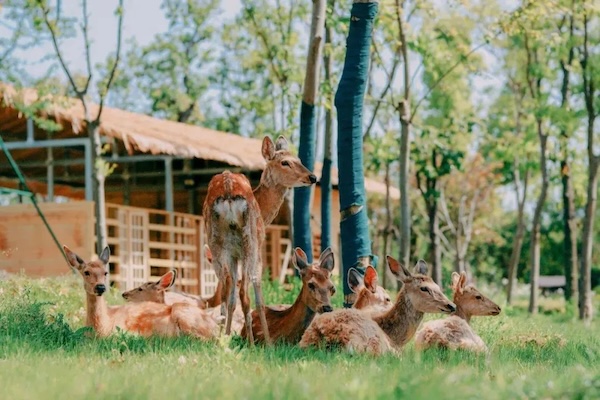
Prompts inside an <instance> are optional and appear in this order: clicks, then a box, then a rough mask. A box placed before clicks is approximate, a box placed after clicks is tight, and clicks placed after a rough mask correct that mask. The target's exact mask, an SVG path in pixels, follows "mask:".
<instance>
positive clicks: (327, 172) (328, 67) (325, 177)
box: [321, 0, 335, 251]
mask: <svg viewBox="0 0 600 400" xmlns="http://www.w3.org/2000/svg"><path fill="white" fill-rule="evenodd" d="M334 6H335V1H334V0H330V1H329V7H330V9H331V10H332V12H333V9H334ZM326 22H327V21H326ZM326 25H327V23H326ZM330 25H331V24H329V25H327V26H326V27H325V43H326V44H329V45H330V46H331V42H332V38H333V29H332V27H331V26H330ZM330 46H328V47H330ZM332 71H333V58H332V57H331V49H329V51H327V53H326V54H325V81H326V82H327V86H328V87H329V88H332V87H333V82H332V79H331V73H332ZM327 103H328V104H329V107H326V109H325V138H324V151H323V171H322V172H321V251H323V250H325V249H326V248H327V247H331V244H332V240H331V190H332V186H331V166H332V164H333V151H332V148H333V118H334V116H333V92H329V93H327Z"/></svg>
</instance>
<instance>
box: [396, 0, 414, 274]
mask: <svg viewBox="0 0 600 400" xmlns="http://www.w3.org/2000/svg"><path fill="white" fill-rule="evenodd" d="M402 12H403V9H402V6H401V5H400V0H396V22H397V24H398V32H399V39H400V46H401V53H402V62H403V77H402V78H403V81H404V94H403V98H402V100H401V101H400V103H399V104H398V114H399V117H400V125H401V130H400V188H399V189H400V219H401V221H400V262H401V263H403V264H404V265H409V263H410V225H411V217H410V196H409V194H408V177H409V166H410V125H411V113H410V66H409V59H408V44H407V42H406V35H405V32H404V29H405V28H404V22H403V19H402Z"/></svg>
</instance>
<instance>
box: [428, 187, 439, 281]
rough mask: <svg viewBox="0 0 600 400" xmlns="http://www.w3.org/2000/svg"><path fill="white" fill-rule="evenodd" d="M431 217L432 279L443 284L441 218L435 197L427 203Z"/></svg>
mask: <svg viewBox="0 0 600 400" xmlns="http://www.w3.org/2000/svg"><path fill="white" fill-rule="evenodd" d="M427 215H428V217H429V246H430V247H429V249H430V250H429V251H430V258H431V262H432V263H433V265H432V266H431V271H432V275H431V277H432V279H433V280H434V282H435V283H437V284H438V285H439V286H440V287H441V286H442V247H441V245H440V233H439V230H440V219H439V216H438V209H437V200H436V199H435V198H434V199H433V200H432V201H431V202H430V203H428V204H427Z"/></svg>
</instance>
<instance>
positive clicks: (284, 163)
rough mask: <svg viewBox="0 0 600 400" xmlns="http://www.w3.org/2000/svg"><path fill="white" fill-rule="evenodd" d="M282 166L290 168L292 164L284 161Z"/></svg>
mask: <svg viewBox="0 0 600 400" xmlns="http://www.w3.org/2000/svg"><path fill="white" fill-rule="evenodd" d="M281 165H283V166H284V167H289V166H290V162H289V161H282V162H281Z"/></svg>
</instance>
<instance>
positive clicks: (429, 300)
mask: <svg viewBox="0 0 600 400" xmlns="http://www.w3.org/2000/svg"><path fill="white" fill-rule="evenodd" d="M262 155H263V157H264V159H265V161H266V166H265V169H264V171H263V173H262V176H261V179H260V184H259V185H258V187H257V188H256V189H254V190H253V189H252V187H251V185H250V182H249V181H248V179H247V178H246V177H245V176H244V175H241V174H234V173H231V172H229V171H225V172H223V173H221V174H218V175H216V176H214V177H213V178H212V180H211V181H210V183H209V186H208V192H207V195H206V199H205V202H204V206H203V215H204V221H205V224H206V231H207V235H208V245H207V246H205V249H204V252H205V254H204V256H205V257H206V259H207V261H208V262H209V263H210V264H212V266H213V268H214V270H215V272H216V273H217V276H218V278H219V284H218V287H217V290H216V293H215V294H214V295H213V296H212V297H211V298H209V299H203V298H201V297H197V296H193V295H189V294H185V293H177V292H174V291H170V290H169V289H170V288H171V286H172V285H173V284H174V282H175V278H176V271H175V270H172V271H170V272H168V273H167V274H165V275H164V276H162V277H161V278H160V279H159V280H158V282H148V283H145V284H143V285H142V286H140V287H138V288H135V289H132V290H130V291H128V292H125V293H123V297H124V298H125V300H127V303H126V304H124V305H119V306H107V304H106V301H105V299H104V297H103V296H102V295H103V294H104V292H105V291H106V290H107V285H108V282H107V266H108V262H109V258H110V250H109V248H108V247H106V248H105V249H104V251H102V253H101V254H100V255H99V257H98V259H97V260H94V261H89V262H86V261H84V260H83V259H81V258H80V257H79V256H78V255H76V254H75V253H73V252H72V251H71V250H69V248H68V247H67V246H64V251H65V254H66V256H67V259H68V260H69V263H70V264H71V265H72V266H73V267H74V268H76V269H77V270H78V271H79V272H80V273H81V275H82V277H83V282H84V289H85V292H86V299H87V325H88V326H91V327H92V328H93V329H94V330H95V332H96V334H97V335H98V336H107V335H110V334H111V333H112V332H114V331H115V329H116V328H117V327H118V328H120V329H121V330H124V331H128V332H131V333H135V334H139V335H142V336H150V335H161V336H177V335H181V334H185V335H191V336H195V337H198V338H201V339H211V338H215V337H217V336H218V335H220V330H221V329H222V327H223V325H225V334H227V335H229V334H230V333H231V331H232V330H233V331H234V332H236V333H238V334H240V335H241V336H242V337H244V338H246V339H248V341H249V343H251V344H254V343H255V342H263V343H266V344H271V343H272V342H285V343H288V344H298V345H299V346H300V347H310V346H315V347H323V346H324V347H326V348H329V347H337V348H342V349H345V350H347V351H350V352H366V353H371V354H375V355H379V354H383V353H387V352H393V351H397V350H399V349H401V348H402V347H403V346H404V345H405V344H406V343H407V342H408V341H410V339H411V338H412V337H413V336H415V335H416V339H415V340H416V347H417V348H419V349H423V348H427V347H432V346H438V347H446V348H450V349H457V348H461V349H468V350H474V351H483V350H485V349H486V346H485V344H484V343H483V341H482V340H481V338H480V337H479V336H478V335H477V334H476V333H475V332H474V331H473V329H472V328H471V327H470V325H469V321H470V318H471V316H476V315H498V314H499V313H500V307H498V305H496V304H495V303H494V302H492V301H491V300H490V299H488V298H486V297H485V296H483V295H482V294H481V293H480V292H479V291H478V290H477V289H475V288H474V287H473V286H472V285H467V284H466V277H465V275H464V274H461V275H459V274H457V273H453V275H452V290H453V293H454V298H453V301H450V300H449V299H448V298H447V297H446V296H445V295H444V293H443V292H442V290H441V289H440V287H439V286H438V285H437V284H436V283H435V282H433V280H432V279H431V278H429V277H428V276H427V264H426V263H425V262H424V261H422V260H420V261H419V262H418V263H417V265H416V266H415V268H414V271H412V272H411V271H409V270H408V269H407V268H406V267H405V266H403V265H401V264H400V263H399V262H398V261H396V260H395V259H393V258H392V257H390V256H388V257H387V265H388V267H389V269H390V271H391V272H392V273H393V274H394V276H395V277H396V278H397V279H398V280H399V281H401V282H402V283H403V285H402V289H401V290H400V292H399V293H398V296H397V299H396V301H395V302H392V300H391V298H390V296H389V295H388V294H387V292H386V291H385V290H384V289H383V288H382V287H380V286H378V284H377V272H376V270H375V269H374V268H373V267H372V266H369V267H367V268H366V270H365V273H364V276H363V274H361V273H359V272H358V270H356V269H353V268H352V269H350V271H349V274H348V284H349V287H350V288H351V290H352V291H353V292H355V293H356V301H355V303H354V306H353V308H351V309H340V310H335V311H334V310H333V309H332V306H331V296H333V294H334V293H335V286H334V283H333V282H332V280H331V272H332V270H333V268H334V257H333V252H332V251H331V250H330V249H326V250H325V251H323V253H322V254H321V256H320V258H319V260H318V261H316V262H314V263H309V262H308V260H307V256H306V254H305V253H304V251H303V250H302V249H300V248H296V249H295V251H294V254H293V257H292V261H293V264H294V266H295V267H296V269H297V270H298V272H299V275H300V277H301V279H302V289H301V290H300V293H299V294H298V297H297V299H296V301H295V302H294V304H292V305H274V306H268V307H265V305H264V302H263V296H262V289H261V276H262V260H261V252H260V249H261V247H262V244H263V242H264V238H265V226H267V225H269V224H270V223H271V222H272V221H273V219H274V218H275V216H276V214H277V211H278V210H279V208H280V207H281V205H282V203H283V200H284V197H285V194H286V192H287V191H288V190H289V189H290V188H293V187H299V186H309V185H312V184H314V183H315V182H316V180H317V178H316V177H315V175H314V174H313V173H312V172H310V171H309V170H308V169H307V168H306V167H305V166H304V165H303V164H302V162H301V161H300V159H298V158H297V157H296V156H293V155H292V154H291V153H290V152H289V151H288V146H287V141H286V140H285V139H284V138H283V137H279V138H278V139H277V141H276V142H275V143H273V141H272V140H271V139H270V138H269V137H265V138H264V140H263V142H262ZM239 267H241V268H239ZM238 275H239V276H238ZM250 282H252V285H253V287H254V294H255V304H256V309H255V310H254V311H251V309H250V298H249V295H248V289H249V283H250ZM238 291H239V301H238V295H237V293H236V292H238ZM424 313H445V314H453V315H451V316H450V317H447V318H445V319H441V320H434V321H430V322H428V323H426V324H424V325H423V327H422V328H421V329H420V330H419V331H418V332H417V329H418V328H419V325H420V323H421V321H422V319H423V315H424Z"/></svg>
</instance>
